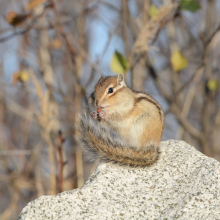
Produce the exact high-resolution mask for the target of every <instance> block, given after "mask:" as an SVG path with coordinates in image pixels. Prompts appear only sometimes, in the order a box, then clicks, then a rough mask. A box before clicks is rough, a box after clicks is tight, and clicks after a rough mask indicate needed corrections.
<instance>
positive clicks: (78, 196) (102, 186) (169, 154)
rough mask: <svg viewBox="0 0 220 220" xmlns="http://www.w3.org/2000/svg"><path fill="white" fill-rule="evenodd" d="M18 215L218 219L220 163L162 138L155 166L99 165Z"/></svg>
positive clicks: (36, 217)
mask: <svg viewBox="0 0 220 220" xmlns="http://www.w3.org/2000/svg"><path fill="white" fill-rule="evenodd" d="M21 219H25V220H29V219H32V220H33V219H38V220H40V219H44V220H45V219H77V220H78V219H138V220H139V219H149V220H152V219H163V220H164V219H206V220H207V219H208V220H212V219H213V220H214V219H220V163H219V162H217V161H216V160H215V159H212V158H208V157H206V156H204V155H203V154H202V153H200V152H198V151H197V150H196V149H194V148H193V147H192V146H190V145H188V144H187V143H185V142H183V141H175V140H170V141H165V142H161V155H160V158H159V160H158V161H157V162H156V163H155V164H154V165H152V166H150V167H146V168H132V167H122V166H119V165H115V164H111V163H107V164H102V165H100V166H99V167H98V168H97V169H96V171H95V172H94V173H93V174H92V176H91V177H90V179H89V180H88V181H87V182H86V184H85V185H84V186H83V187H81V188H78V189H76V190H71V191H66V192H63V193H60V194H58V195H56V196H42V197H40V198H38V199H36V200H34V201H32V202H30V203H29V204H28V205H27V206H26V207H25V208H24V209H23V210H22V212H21V214H20V216H19V220H21Z"/></svg>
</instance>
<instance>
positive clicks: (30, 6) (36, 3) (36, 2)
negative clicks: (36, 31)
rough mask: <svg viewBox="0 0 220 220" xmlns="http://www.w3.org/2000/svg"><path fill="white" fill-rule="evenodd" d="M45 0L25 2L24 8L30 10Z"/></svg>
mask: <svg viewBox="0 0 220 220" xmlns="http://www.w3.org/2000/svg"><path fill="white" fill-rule="evenodd" d="M44 2H46V0H31V1H29V2H28V3H27V5H26V7H25V10H31V9H34V8H35V7H37V6H38V5H40V4H43V3H44Z"/></svg>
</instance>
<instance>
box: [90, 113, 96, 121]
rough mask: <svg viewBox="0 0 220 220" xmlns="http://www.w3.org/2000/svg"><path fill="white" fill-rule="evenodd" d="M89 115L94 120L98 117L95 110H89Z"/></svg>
mask: <svg viewBox="0 0 220 220" xmlns="http://www.w3.org/2000/svg"><path fill="white" fill-rule="evenodd" d="M90 115H91V116H92V118H93V119H95V120H96V119H97V118H98V115H97V112H91V113H90Z"/></svg>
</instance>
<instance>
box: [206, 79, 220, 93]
mask: <svg viewBox="0 0 220 220" xmlns="http://www.w3.org/2000/svg"><path fill="white" fill-rule="evenodd" d="M207 87H208V88H209V90H212V91H216V90H218V87H219V82H218V80H217V79H209V80H208V83H207Z"/></svg>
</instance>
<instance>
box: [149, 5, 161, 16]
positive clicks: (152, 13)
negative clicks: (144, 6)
mask: <svg viewBox="0 0 220 220" xmlns="http://www.w3.org/2000/svg"><path fill="white" fill-rule="evenodd" d="M148 13H149V15H150V18H154V17H155V16H157V15H158V14H159V10H158V8H157V7H156V6H155V5H153V4H152V5H150V8H149V10H148Z"/></svg>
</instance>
